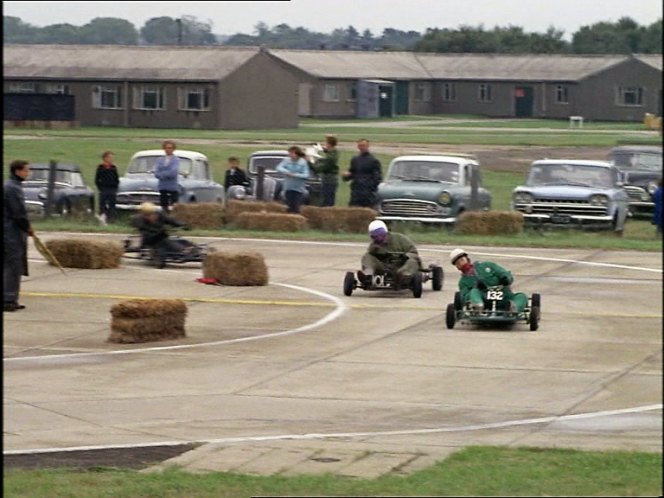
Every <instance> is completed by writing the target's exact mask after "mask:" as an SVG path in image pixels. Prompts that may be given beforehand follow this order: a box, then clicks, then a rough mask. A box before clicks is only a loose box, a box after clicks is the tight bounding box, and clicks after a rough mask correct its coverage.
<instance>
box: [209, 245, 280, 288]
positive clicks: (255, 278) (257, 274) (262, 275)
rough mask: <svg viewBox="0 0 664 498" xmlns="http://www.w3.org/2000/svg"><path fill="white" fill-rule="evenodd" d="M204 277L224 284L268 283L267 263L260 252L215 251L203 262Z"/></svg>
mask: <svg viewBox="0 0 664 498" xmlns="http://www.w3.org/2000/svg"><path fill="white" fill-rule="evenodd" d="M203 278H214V279H216V280H217V281H218V282H219V283H221V284H224V285H238V286H243V285H267V282H268V273H267V265H266V264H265V260H264V258H263V255H262V254H260V253H258V252H251V251H249V252H227V251H224V252H221V251H220V252H214V253H212V254H208V255H207V258H205V261H204V262H203Z"/></svg>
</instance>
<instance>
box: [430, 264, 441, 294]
mask: <svg viewBox="0 0 664 498" xmlns="http://www.w3.org/2000/svg"><path fill="white" fill-rule="evenodd" d="M431 288H432V289H433V290H435V291H440V290H443V268H442V267H440V266H434V267H433V268H432V269H431Z"/></svg>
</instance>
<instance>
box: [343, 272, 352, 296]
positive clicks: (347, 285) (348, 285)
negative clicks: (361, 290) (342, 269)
mask: <svg viewBox="0 0 664 498" xmlns="http://www.w3.org/2000/svg"><path fill="white" fill-rule="evenodd" d="M353 289H355V275H354V274H353V272H352V271H347V272H346V276H345V277H344V294H345V295H346V296H350V295H351V294H352V293H353Z"/></svg>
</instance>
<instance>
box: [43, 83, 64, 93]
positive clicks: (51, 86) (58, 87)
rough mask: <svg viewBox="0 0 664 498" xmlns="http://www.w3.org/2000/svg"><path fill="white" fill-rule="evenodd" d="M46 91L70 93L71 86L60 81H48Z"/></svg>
mask: <svg viewBox="0 0 664 498" xmlns="http://www.w3.org/2000/svg"><path fill="white" fill-rule="evenodd" d="M45 90H46V93H58V94H61V95H69V87H68V86H67V85H62V84H58V83H47V84H46V89H45Z"/></svg>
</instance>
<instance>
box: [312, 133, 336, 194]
mask: <svg viewBox="0 0 664 498" xmlns="http://www.w3.org/2000/svg"><path fill="white" fill-rule="evenodd" d="M316 172H317V173H318V174H320V176H321V188H322V191H323V206H334V204H335V202H336V195H337V188H338V187H339V151H338V150H337V137H334V136H332V135H327V136H326V137H325V146H324V147H323V157H322V158H321V159H319V160H318V165H317V166H316Z"/></svg>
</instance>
